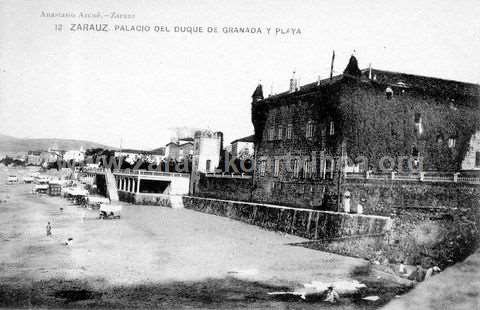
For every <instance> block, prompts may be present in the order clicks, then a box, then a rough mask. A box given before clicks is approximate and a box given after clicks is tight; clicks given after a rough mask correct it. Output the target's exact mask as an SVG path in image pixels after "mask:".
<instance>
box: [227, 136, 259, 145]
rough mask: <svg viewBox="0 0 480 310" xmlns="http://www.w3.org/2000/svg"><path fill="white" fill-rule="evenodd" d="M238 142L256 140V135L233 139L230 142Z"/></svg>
mask: <svg viewBox="0 0 480 310" xmlns="http://www.w3.org/2000/svg"><path fill="white" fill-rule="evenodd" d="M236 142H255V135H250V136H246V137H243V138H240V139H236V140H233V141H232V142H231V143H230V144H234V143H236Z"/></svg>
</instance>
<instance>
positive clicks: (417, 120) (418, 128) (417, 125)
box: [415, 113, 423, 135]
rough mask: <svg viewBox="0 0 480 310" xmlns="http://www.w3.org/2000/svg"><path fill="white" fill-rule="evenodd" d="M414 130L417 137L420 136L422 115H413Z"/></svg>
mask: <svg viewBox="0 0 480 310" xmlns="http://www.w3.org/2000/svg"><path fill="white" fill-rule="evenodd" d="M415 130H416V131H417V133H418V134H419V135H421V134H422V132H423V128H422V115H421V114H420V113H415Z"/></svg>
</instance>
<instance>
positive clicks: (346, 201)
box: [343, 191, 350, 213]
mask: <svg viewBox="0 0 480 310" xmlns="http://www.w3.org/2000/svg"><path fill="white" fill-rule="evenodd" d="M343 210H344V211H345V213H350V192H349V191H346V192H345V193H344V194H343Z"/></svg>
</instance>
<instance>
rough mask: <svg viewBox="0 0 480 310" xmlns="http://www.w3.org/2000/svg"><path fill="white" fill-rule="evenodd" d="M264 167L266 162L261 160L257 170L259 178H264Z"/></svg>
mask: <svg viewBox="0 0 480 310" xmlns="http://www.w3.org/2000/svg"><path fill="white" fill-rule="evenodd" d="M266 165H267V161H265V160H262V161H261V162H260V169H259V170H260V176H261V177H264V176H265V168H266Z"/></svg>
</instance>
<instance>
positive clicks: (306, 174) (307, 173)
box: [303, 160, 312, 179]
mask: <svg viewBox="0 0 480 310" xmlns="http://www.w3.org/2000/svg"><path fill="white" fill-rule="evenodd" d="M311 176H312V161H311V160H306V161H305V162H304V163H303V178H304V179H309V178H310V177H311Z"/></svg>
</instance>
